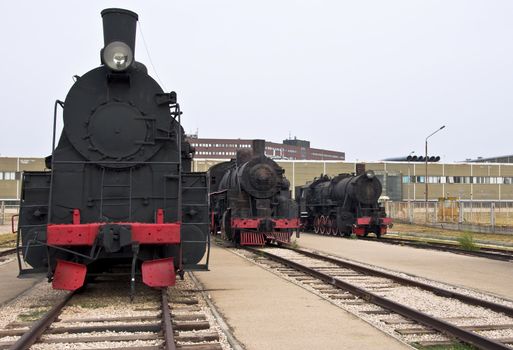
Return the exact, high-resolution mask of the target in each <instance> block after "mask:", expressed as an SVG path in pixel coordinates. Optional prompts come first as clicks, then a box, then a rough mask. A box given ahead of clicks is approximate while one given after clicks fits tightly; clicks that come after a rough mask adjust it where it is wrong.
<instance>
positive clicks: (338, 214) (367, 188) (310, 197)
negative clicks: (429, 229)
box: [296, 170, 392, 238]
mask: <svg viewBox="0 0 513 350" xmlns="http://www.w3.org/2000/svg"><path fill="white" fill-rule="evenodd" d="M381 191H382V187H381V182H380V181H379V180H378V179H377V178H376V176H375V175H374V172H373V171H371V170H368V171H361V174H360V175H355V174H340V175H337V176H335V177H333V178H331V177H329V176H327V175H321V177H319V178H315V179H314V181H313V182H311V183H309V184H306V185H304V186H297V187H296V201H297V203H298V207H299V215H300V217H301V225H302V227H303V228H304V229H307V230H313V231H314V232H315V233H320V234H323V235H341V236H342V235H344V236H350V235H351V233H354V234H356V235H358V236H367V235H368V234H369V233H374V234H375V235H376V237H378V238H379V237H380V236H381V235H383V234H385V233H386V232H387V227H389V226H391V224H392V220H391V219H390V218H387V217H386V213H385V209H384V208H383V207H382V206H381V205H380V204H379V203H378V199H379V197H380V196H381Z"/></svg>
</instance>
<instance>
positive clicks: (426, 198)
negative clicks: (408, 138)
mask: <svg viewBox="0 0 513 350" xmlns="http://www.w3.org/2000/svg"><path fill="white" fill-rule="evenodd" d="M443 128H445V125H442V126H441V127H440V128H438V129H437V130H436V131H434V132H432V133H431V134H429V135H428V136H427V137H426V159H425V162H426V169H425V170H426V173H425V177H424V183H425V184H426V191H425V197H424V198H425V201H426V223H427V222H428V198H429V197H428V194H429V193H428V139H429V138H430V137H431V136H433V135H434V134H436V133H437V132H439V131H440V130H442V129H443Z"/></svg>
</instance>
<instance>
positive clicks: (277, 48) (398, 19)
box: [0, 0, 513, 161]
mask: <svg viewBox="0 0 513 350" xmlns="http://www.w3.org/2000/svg"><path fill="white" fill-rule="evenodd" d="M107 7H123V8H127V9H130V10H133V11H135V12H137V13H138V14H139V19H140V24H141V27H142V32H143V34H144V38H145V39H146V44H147V47H148V50H149V52H150V55H151V58H152V61H153V63H154V65H155V68H156V70H157V73H158V75H159V77H160V80H161V81H162V83H163V84H164V86H165V89H167V90H175V91H176V92H177V93H178V97H179V101H180V104H181V106H182V110H183V111H184V116H183V119H182V120H183V124H184V127H185V129H186V131H187V132H192V131H195V130H196V129H197V128H198V129H199V135H200V137H219V138H237V137H240V138H265V139H267V140H271V141H278V142H279V141H281V140H283V139H285V138H287V137H288V135H289V132H290V134H291V135H292V136H297V137H298V138H302V139H308V140H310V141H311V145H312V146H313V147H318V148H328V149H334V150H340V151H345V152H346V154H347V159H349V160H355V159H359V160H379V159H382V158H386V157H392V156H400V155H407V154H408V153H410V152H411V151H416V153H417V154H423V153H424V139H425V137H426V136H427V135H428V134H430V133H431V132H432V131H434V130H436V129H437V128H438V127H440V126H441V125H443V124H445V125H446V126H447V127H446V129H445V130H443V131H441V132H440V133H438V134H437V135H435V136H433V137H432V138H431V139H430V144H429V145H430V152H429V153H431V154H438V155H441V156H442V160H443V161H460V160H464V159H465V158H475V157H477V156H495V155H504V154H512V153H513V149H512V146H511V144H512V141H511V140H512V137H511V132H512V131H513V127H512V125H513V123H512V122H511V117H512V115H513V113H512V112H513V98H512V97H513V39H512V34H513V21H512V20H511V19H512V18H513V1H510V0H508V1H494V0H482V1H471V0H461V1H456V0H453V1H451V0H443V1H435V0H429V1H428V0H426V1H414V0H404V1H383V0H376V1H342V0H333V1H323V0H310V1H293V0H280V1H276V0H259V1H240V0H232V1H227V0H217V1H212V0H201V1H200V0H186V1H185V0H181V1H176V0H172V1H91V0H89V1H80V2H79V1H2V2H1V3H0V13H2V20H1V21H0V31H1V32H2V33H3V35H2V46H3V52H2V55H1V57H2V58H1V62H0V75H1V76H2V87H1V89H0V91H1V100H2V116H1V118H2V121H3V122H2V129H3V132H2V133H1V135H2V138H1V139H0V154H1V155H2V156H17V155H22V156H45V155H47V154H48V153H49V152H50V149H51V133H52V126H51V124H52V113H53V102H54V101H55V99H57V98H58V99H62V100H63V99H64V98H65V97H66V93H67V91H68V89H69V88H70V87H71V85H72V76H73V75H75V74H77V75H82V74H84V73H85V72H87V71H88V70H90V69H92V68H94V67H96V66H98V65H99V51H100V49H101V47H102V45H103V37H102V27H101V17H100V11H101V10H102V9H104V8H107ZM137 34H138V37H137V40H136V53H135V56H136V59H137V60H138V61H141V62H143V63H145V64H146V65H147V66H148V69H149V71H150V74H152V75H153V76H154V77H155V73H154V70H153V67H152V66H151V64H150V62H149V59H148V55H147V53H146V50H145V46H144V44H143V40H142V38H141V36H140V31H138V33H137ZM59 133H60V131H59Z"/></svg>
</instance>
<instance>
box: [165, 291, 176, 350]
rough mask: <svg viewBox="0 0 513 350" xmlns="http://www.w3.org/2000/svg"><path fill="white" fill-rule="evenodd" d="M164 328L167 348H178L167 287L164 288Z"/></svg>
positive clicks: (171, 349)
mask: <svg viewBox="0 0 513 350" xmlns="http://www.w3.org/2000/svg"><path fill="white" fill-rule="evenodd" d="M162 330H163V333H164V340H165V342H166V345H165V349H166V350H176V344H175V333H174V330H173V322H172V321H171V310H169V303H168V298H167V288H164V289H162Z"/></svg>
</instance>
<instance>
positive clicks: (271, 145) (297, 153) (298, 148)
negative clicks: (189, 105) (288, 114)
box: [187, 135, 346, 160]
mask: <svg viewBox="0 0 513 350" xmlns="http://www.w3.org/2000/svg"><path fill="white" fill-rule="evenodd" d="M187 140H188V141H189V142H190V143H191V145H192V146H193V147H194V148H195V149H196V157H197V158H204V159H230V158H234V157H235V153H236V151H237V149H241V148H250V147H251V142H252V141H253V140H249V139H209V138H198V137H197V135H188V137H187ZM265 155H266V156H268V157H270V158H273V159H288V160H345V159H346V155H345V153H344V152H338V151H331V150H325V149H319V148H311V147H310V142H309V141H305V140H298V139H296V138H294V139H288V140H283V143H276V142H269V141H267V142H266V143H265Z"/></svg>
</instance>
